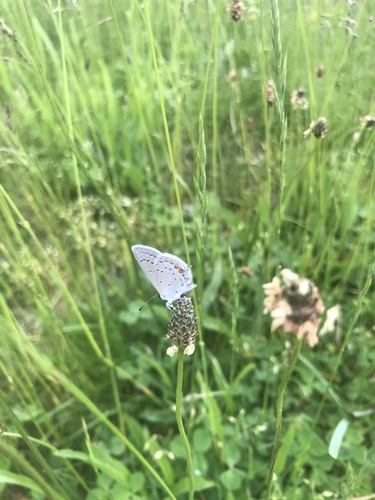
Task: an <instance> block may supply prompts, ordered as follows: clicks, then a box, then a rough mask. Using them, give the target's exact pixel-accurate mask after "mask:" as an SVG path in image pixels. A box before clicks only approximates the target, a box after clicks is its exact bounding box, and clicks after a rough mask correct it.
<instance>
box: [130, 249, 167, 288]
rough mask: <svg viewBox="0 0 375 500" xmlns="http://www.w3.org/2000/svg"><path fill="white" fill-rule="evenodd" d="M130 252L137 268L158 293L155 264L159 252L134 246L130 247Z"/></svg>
mask: <svg viewBox="0 0 375 500" xmlns="http://www.w3.org/2000/svg"><path fill="white" fill-rule="evenodd" d="M132 252H133V254H134V257H135V258H136V261H137V262H138V265H139V267H140V268H141V269H142V271H143V272H144V273H145V275H146V276H147V278H148V279H149V280H150V282H151V284H152V286H153V287H154V288H155V289H156V291H157V292H159V289H158V276H157V273H156V272H155V263H156V261H157V259H158V257H160V255H162V253H161V252H159V250H156V248H152V247H148V246H146V245H134V246H132Z"/></svg>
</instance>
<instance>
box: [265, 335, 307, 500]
mask: <svg viewBox="0 0 375 500" xmlns="http://www.w3.org/2000/svg"><path fill="white" fill-rule="evenodd" d="M301 345H302V340H297V342H296V343H295V345H294V351H293V354H292V358H291V360H290V362H289V366H288V367H287V369H286V371H285V373H284V376H283V378H282V379H281V382H280V385H279V390H278V393H277V401H276V428H275V441H274V443H273V449H272V455H271V463H270V468H269V471H268V479H267V493H266V497H265V498H266V500H268V499H269V498H270V497H271V490H272V478H273V471H274V470H275V463H276V459H277V455H278V453H279V449H280V445H281V430H282V425H283V400H284V392H285V389H286V384H287V383H288V380H289V378H290V376H291V374H292V372H293V370H294V367H295V365H296V361H297V359H298V356H299V353H300V351H301Z"/></svg>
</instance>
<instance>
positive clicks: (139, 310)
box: [138, 293, 158, 312]
mask: <svg viewBox="0 0 375 500" xmlns="http://www.w3.org/2000/svg"><path fill="white" fill-rule="evenodd" d="M157 296H158V294H157V293H156V294H155V295H153V296H152V297H151V298H150V299H148V301H147V302H145V303H144V304H143V306H142V307H140V308H139V309H138V312H141V311H142V309H143V308H144V307H145V305H146V304H148V303H149V302H150V301H151V300H152V299H154V298H155V297H157Z"/></svg>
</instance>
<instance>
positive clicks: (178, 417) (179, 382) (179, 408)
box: [176, 347, 194, 500]
mask: <svg viewBox="0 0 375 500" xmlns="http://www.w3.org/2000/svg"><path fill="white" fill-rule="evenodd" d="M184 349H185V348H184V347H179V348H178V364H177V387H176V421H177V427H178V430H179V432H180V436H181V439H182V442H183V444H184V448H185V453H186V461H187V468H188V477H189V500H193V499H194V478H193V463H192V460H191V450H190V445H189V441H188V438H187V436H186V432H185V429H184V424H183V422H182V381H183V375H184Z"/></svg>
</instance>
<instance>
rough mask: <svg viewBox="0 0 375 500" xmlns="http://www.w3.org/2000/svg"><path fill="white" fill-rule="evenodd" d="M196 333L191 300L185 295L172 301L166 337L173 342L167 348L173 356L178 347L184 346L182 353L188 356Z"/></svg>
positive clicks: (192, 350)
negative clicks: (172, 344)
mask: <svg viewBox="0 0 375 500" xmlns="http://www.w3.org/2000/svg"><path fill="white" fill-rule="evenodd" d="M197 335H198V327H197V322H196V319H195V314H194V306H193V301H192V300H191V298H190V297H187V296H186V295H181V297H180V298H179V299H178V300H176V301H175V302H174V303H173V308H172V317H171V320H170V322H169V326H168V333H167V337H168V338H169V339H171V340H172V342H173V343H174V344H175V345H174V346H172V347H170V348H169V349H168V350H167V354H168V356H171V357H172V356H173V355H174V354H175V353H176V352H177V351H178V347H185V350H184V354H186V355H188V356H190V355H191V354H193V352H194V349H195V347H194V341H195V339H196V337H197Z"/></svg>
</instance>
